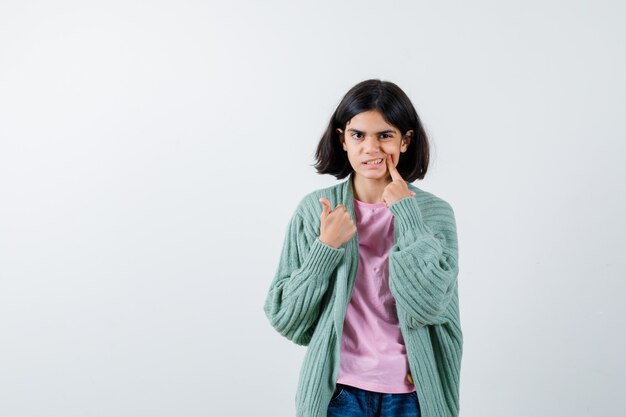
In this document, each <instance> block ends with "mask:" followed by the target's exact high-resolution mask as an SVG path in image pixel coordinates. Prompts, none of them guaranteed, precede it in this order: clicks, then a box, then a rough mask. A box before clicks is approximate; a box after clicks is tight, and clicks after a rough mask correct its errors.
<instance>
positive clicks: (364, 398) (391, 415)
mask: <svg viewBox="0 0 626 417" xmlns="http://www.w3.org/2000/svg"><path fill="white" fill-rule="evenodd" d="M419 416H420V405H419V400H418V399H417V393H416V392H409V393H407V394H385V393H380V392H373V391H367V390H363V389H361V388H357V387H353V386H350V385H344V384H337V386H336V388H335V392H334V393H333V397H332V398H331V400H330V404H328V413H327V417H419Z"/></svg>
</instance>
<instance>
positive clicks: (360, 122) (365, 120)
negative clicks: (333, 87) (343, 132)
mask: <svg viewBox="0 0 626 417" xmlns="http://www.w3.org/2000/svg"><path fill="white" fill-rule="evenodd" d="M346 127H349V128H352V129H357V130H359V131H361V132H370V131H371V132H380V131H383V130H395V131H397V130H398V128H396V127H395V126H394V125H392V124H390V123H387V121H385V118H384V117H383V115H382V113H380V112H379V111H378V110H368V111H364V112H362V113H359V114H357V115H355V116H354V117H353V118H352V119H350V120H348V123H346Z"/></svg>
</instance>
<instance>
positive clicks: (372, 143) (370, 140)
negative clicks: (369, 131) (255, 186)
mask: <svg viewBox="0 0 626 417" xmlns="http://www.w3.org/2000/svg"><path fill="white" fill-rule="evenodd" d="M363 149H364V150H365V153H368V154H378V152H379V150H380V142H379V141H378V137H376V135H373V136H367V137H366V138H365V139H364V140H363Z"/></svg>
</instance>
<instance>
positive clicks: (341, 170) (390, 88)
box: [314, 79, 429, 182]
mask: <svg viewBox="0 0 626 417" xmlns="http://www.w3.org/2000/svg"><path fill="white" fill-rule="evenodd" d="M368 110H378V111H379V112H380V113H381V114H382V116H383V118H384V119H385V121H386V122H387V123H389V124H391V125H393V126H395V127H397V128H398V129H399V130H400V133H401V134H402V135H404V134H406V132H408V131H409V130H412V131H413V136H412V137H411V140H410V142H409V147H408V148H407V150H406V152H404V153H401V154H400V160H399V162H398V165H397V169H398V172H399V173H400V175H402V178H404V180H405V181H407V182H413V181H415V180H418V179H423V178H424V175H426V171H427V169H428V159H429V146H428V138H427V137H426V132H425V131H424V127H423V126H422V122H421V120H420V118H419V116H418V115H417V112H416V111H415V108H414V107H413V104H412V103H411V100H409V98H408V97H407V95H406V94H405V93H404V91H402V90H401V89H400V87H398V86H397V85H395V84H394V83H392V82H390V81H381V80H377V79H372V80H365V81H361V82H360V83H358V84H357V85H355V86H354V87H352V88H351V89H350V91H348V92H347V93H346V95H345V96H344V97H343V99H342V100H341V102H340V103H339V105H338V106H337V108H336V109H335V112H334V113H333V115H332V116H331V118H330V122H329V123H328V127H327V128H326V131H325V132H324V134H323V135H322V138H321V139H320V142H319V144H318V145H317V151H316V152H315V159H316V163H315V165H314V167H315V169H316V170H317V172H318V173H319V174H331V175H334V176H335V177H336V178H337V179H342V178H345V177H347V176H348V175H350V174H351V173H352V171H354V170H353V169H352V166H351V165H350V161H349V160H348V155H347V153H346V151H344V150H343V148H342V146H341V142H340V141H339V133H337V128H340V129H341V130H345V128H346V124H347V123H348V122H349V121H350V120H351V119H352V118H353V117H354V116H356V115H357V114H359V113H362V112H364V111H368Z"/></svg>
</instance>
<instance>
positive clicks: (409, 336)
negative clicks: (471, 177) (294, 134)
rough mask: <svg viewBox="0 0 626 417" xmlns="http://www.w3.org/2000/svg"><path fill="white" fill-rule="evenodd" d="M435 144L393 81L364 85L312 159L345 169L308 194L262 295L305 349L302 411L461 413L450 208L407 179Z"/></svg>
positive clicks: (331, 170) (347, 100)
mask: <svg viewBox="0 0 626 417" xmlns="http://www.w3.org/2000/svg"><path fill="white" fill-rule="evenodd" d="M428 148H429V146H428V140H427V137H426V133H425V131H424V128H423V126H422V123H421V121H420V118H419V117H418V115H417V113H416V111H415V108H414V107H413V105H412V104H411V101H410V100H409V98H408V97H407V96H406V94H405V93H404V92H403V91H402V90H401V89H400V88H399V87H398V86H397V85H395V84H393V83H391V82H388V81H380V80H367V81H363V82H361V83H359V84H357V85H356V86H354V87H353V88H352V89H350V91H348V93H347V94H346V95H345V96H344V98H343V100H342V101H341V103H340V104H339V106H338V107H337V109H336V110H335V112H334V113H333V115H332V117H331V120H330V122H329V124H328V128H327V129H326V132H325V133H324V135H323V136H322V139H321V141H320V143H319V145H318V148H317V152H316V159H317V163H316V165H315V168H316V169H317V171H318V172H319V173H321V174H331V175H334V176H335V177H336V178H337V179H342V178H345V177H347V176H349V178H348V180H346V181H342V182H340V183H338V184H337V185H333V186H331V187H327V188H324V189H320V190H317V191H314V192H311V193H309V194H307V195H306V196H305V197H304V198H303V199H302V200H301V202H300V203H299V205H298V207H297V208H296V210H295V212H294V214H293V216H292V218H291V221H290V222H289V225H288V227H287V233H286V236H285V239H284V243H283V249H282V253H281V257H280V262H279V265H278V268H277V271H276V274H275V276H274V279H273V281H272V283H271V286H270V289H269V293H268V294H267V298H266V300H265V305H264V311H265V314H266V315H267V317H268V319H269V321H270V323H271V325H272V326H273V327H274V328H275V329H276V330H277V331H278V332H279V333H280V334H282V335H283V336H285V337H287V338H288V339H290V340H292V341H293V342H295V343H297V344H298V345H302V346H308V348H307V351H306V354H305V356H304V361H303V365H302V368H301V371H300V376H299V384H298V389H297V392H296V411H297V417H334V416H342V417H343V416H346V417H347V416H350V417H356V416H364V417H365V416H368V417H369V416H378V417H403V416H407V417H408V416H411V417H416V416H424V417H452V416H455V417H456V416H458V414H459V373H460V367H461V355H462V345H463V336H462V332H461V327H460V319H459V307H458V291H457V275H458V247H457V235H456V222H455V217H454V212H453V210H452V208H451V207H450V205H449V204H448V203H447V202H446V201H444V200H442V199H441V198H438V197H436V196H435V195H433V194H432V193H429V192H426V191H423V190H421V189H419V188H417V187H415V186H414V185H412V184H410V183H411V182H413V181H415V180H417V179H423V178H424V175H425V174H426V170H427V168H428V156H429V153H428Z"/></svg>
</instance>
